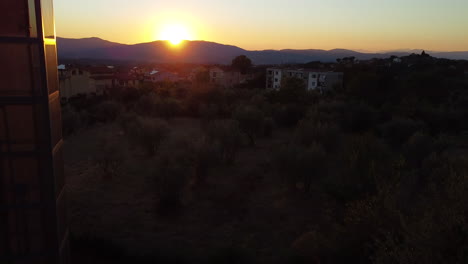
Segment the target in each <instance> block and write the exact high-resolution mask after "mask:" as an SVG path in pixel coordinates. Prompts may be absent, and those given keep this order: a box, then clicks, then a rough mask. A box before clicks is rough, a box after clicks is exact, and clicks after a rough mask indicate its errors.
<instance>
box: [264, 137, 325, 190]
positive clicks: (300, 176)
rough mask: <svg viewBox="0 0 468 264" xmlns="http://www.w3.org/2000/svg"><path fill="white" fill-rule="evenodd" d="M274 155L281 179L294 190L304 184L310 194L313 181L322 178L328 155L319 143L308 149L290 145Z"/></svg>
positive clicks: (274, 161)
mask: <svg viewBox="0 0 468 264" xmlns="http://www.w3.org/2000/svg"><path fill="white" fill-rule="evenodd" d="M273 155H274V156H273V163H274V164H275V166H276V168H277V170H278V172H279V174H280V175H281V178H282V179H283V181H286V182H287V183H289V184H290V185H291V186H292V187H293V188H296V186H297V185H298V184H302V185H303V187H304V190H305V191H306V192H308V191H310V189H311V186H312V181H313V180H314V179H316V180H317V179H320V177H322V174H321V173H323V169H324V162H325V158H326V153H325V151H324V150H323V148H322V146H320V145H319V144H317V143H314V144H311V145H310V146H308V147H305V146H300V145H296V144H290V145H288V146H285V147H283V148H280V149H278V150H277V152H276V153H274V154H273Z"/></svg>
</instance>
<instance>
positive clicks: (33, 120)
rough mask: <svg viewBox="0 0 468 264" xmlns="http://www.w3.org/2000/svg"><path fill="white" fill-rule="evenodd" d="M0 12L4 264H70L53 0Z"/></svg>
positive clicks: (4, 6)
mask: <svg viewBox="0 0 468 264" xmlns="http://www.w3.org/2000/svg"><path fill="white" fill-rule="evenodd" d="M0 13H1V14H0V263H12V264H16V263H35V264H41V263H47V264H49V263H51V264H53V263H68V259H69V257H68V255H69V254H68V252H69V250H68V225H67V214H66V199H65V192H64V184H65V181H64V171H63V159H62V145H63V141H62V128H61V111H60V96H59V91H58V74H57V52H56V46H55V44H56V40H55V27H54V16H53V7H52V0H42V1H41V0H1V1H0Z"/></svg>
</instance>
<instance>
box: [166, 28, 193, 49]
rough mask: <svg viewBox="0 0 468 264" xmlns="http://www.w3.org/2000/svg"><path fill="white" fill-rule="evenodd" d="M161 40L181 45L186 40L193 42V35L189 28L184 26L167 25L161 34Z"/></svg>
mask: <svg viewBox="0 0 468 264" xmlns="http://www.w3.org/2000/svg"><path fill="white" fill-rule="evenodd" d="M159 39H160V40H167V41H169V42H170V43H171V44H172V45H174V46H176V45H179V44H180V43H181V42H182V41H184V40H191V35H190V33H189V31H188V29H187V27H185V26H183V25H177V24H173V25H167V26H164V27H163V28H162V30H161V32H160V34H159Z"/></svg>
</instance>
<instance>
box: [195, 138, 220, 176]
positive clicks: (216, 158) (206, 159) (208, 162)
mask: <svg viewBox="0 0 468 264" xmlns="http://www.w3.org/2000/svg"><path fill="white" fill-rule="evenodd" d="M193 151H194V165H195V178H196V181H197V183H200V184H203V183H205V181H206V177H207V176H208V173H209V171H210V169H212V168H214V167H217V166H218V164H219V163H220V162H221V149H220V146H219V144H213V143H212V142H209V141H208V140H207V139H206V138H199V139H198V140H196V141H195V142H194V143H193Z"/></svg>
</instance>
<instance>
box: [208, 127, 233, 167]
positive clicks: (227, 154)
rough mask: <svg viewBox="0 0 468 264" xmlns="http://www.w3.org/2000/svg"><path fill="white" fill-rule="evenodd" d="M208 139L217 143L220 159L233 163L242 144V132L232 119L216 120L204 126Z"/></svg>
mask: <svg viewBox="0 0 468 264" xmlns="http://www.w3.org/2000/svg"><path fill="white" fill-rule="evenodd" d="M206 135H207V139H208V141H210V142H212V143H213V144H218V145H219V148H220V152H221V160H222V161H223V162H224V163H226V164H232V163H234V161H235V159H236V155H237V153H238V151H239V149H240V147H241V144H242V132H241V131H240V129H239V125H238V123H237V122H236V121H234V120H216V121H214V122H212V123H210V124H209V125H208V127H207V128H206Z"/></svg>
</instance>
